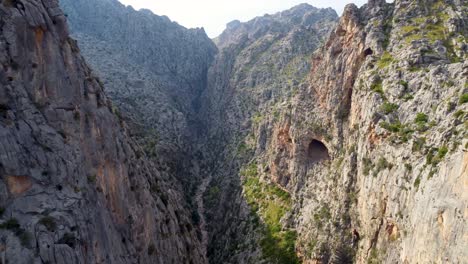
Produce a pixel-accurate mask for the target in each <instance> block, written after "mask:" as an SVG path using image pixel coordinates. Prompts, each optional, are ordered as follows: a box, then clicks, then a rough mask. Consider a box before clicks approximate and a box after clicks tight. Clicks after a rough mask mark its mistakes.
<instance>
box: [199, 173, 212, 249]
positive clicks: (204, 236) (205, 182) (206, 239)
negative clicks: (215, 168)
mask: <svg viewBox="0 0 468 264" xmlns="http://www.w3.org/2000/svg"><path fill="white" fill-rule="evenodd" d="M212 178H213V176H212V174H211V173H210V174H209V175H208V177H206V178H202V182H201V183H200V185H199V186H198V188H197V192H196V194H195V201H196V206H197V213H198V217H199V218H200V219H199V221H200V223H199V227H200V232H201V236H202V237H201V246H202V248H203V254H204V255H205V256H207V250H208V243H209V235H208V230H207V221H206V216H205V205H204V201H203V195H204V194H205V192H206V189H207V188H208V186H209V185H210V183H211V180H212Z"/></svg>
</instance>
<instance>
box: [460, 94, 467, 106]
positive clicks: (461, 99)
mask: <svg viewBox="0 0 468 264" xmlns="http://www.w3.org/2000/svg"><path fill="white" fill-rule="evenodd" d="M466 102H468V93H466V94H462V96H460V100H459V103H460V104H464V103H466Z"/></svg>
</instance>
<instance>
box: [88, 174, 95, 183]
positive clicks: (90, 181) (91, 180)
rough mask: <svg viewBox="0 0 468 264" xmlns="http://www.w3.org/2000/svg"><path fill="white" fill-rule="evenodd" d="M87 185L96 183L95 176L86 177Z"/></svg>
mask: <svg viewBox="0 0 468 264" xmlns="http://www.w3.org/2000/svg"><path fill="white" fill-rule="evenodd" d="M88 183H89V184H91V183H96V175H88Z"/></svg>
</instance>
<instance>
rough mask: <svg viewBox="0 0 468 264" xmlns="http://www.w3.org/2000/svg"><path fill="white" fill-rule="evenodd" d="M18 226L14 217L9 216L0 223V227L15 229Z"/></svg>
mask: <svg viewBox="0 0 468 264" xmlns="http://www.w3.org/2000/svg"><path fill="white" fill-rule="evenodd" d="M19 228H20V224H19V223H18V220H16V218H10V219H8V220H7V221H6V222H4V223H3V224H1V225H0V229H8V230H16V229H19Z"/></svg>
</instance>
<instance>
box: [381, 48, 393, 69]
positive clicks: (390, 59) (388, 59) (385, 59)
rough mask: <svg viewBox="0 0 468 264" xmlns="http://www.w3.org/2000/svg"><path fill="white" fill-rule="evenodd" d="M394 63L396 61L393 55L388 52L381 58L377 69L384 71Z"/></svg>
mask: <svg viewBox="0 0 468 264" xmlns="http://www.w3.org/2000/svg"><path fill="white" fill-rule="evenodd" d="M394 61H395V60H394V59H393V57H392V55H391V54H390V53H389V52H388V51H385V52H384V53H383V54H382V57H380V60H379V61H378V62H377V67H379V68H380V69H383V68H385V67H388V66H389V65H390V64H392V62H394Z"/></svg>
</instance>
